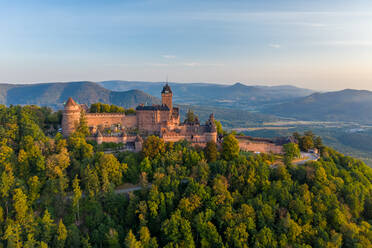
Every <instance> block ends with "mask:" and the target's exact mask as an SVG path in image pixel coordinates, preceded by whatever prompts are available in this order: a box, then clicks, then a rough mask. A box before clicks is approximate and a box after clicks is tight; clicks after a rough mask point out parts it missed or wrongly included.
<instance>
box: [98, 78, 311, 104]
mask: <svg viewBox="0 0 372 248" xmlns="http://www.w3.org/2000/svg"><path fill="white" fill-rule="evenodd" d="M99 84H100V85H101V86H103V87H105V88H107V89H110V90H115V91H122V90H129V89H140V90H143V91H144V92H146V93H148V94H150V95H158V94H159V88H160V87H162V86H163V85H164V82H142V81H134V82H132V81H104V82H100V83H99ZM169 84H170V86H171V87H172V91H173V97H174V101H175V102H177V103H180V104H193V105H204V106H206V105H208V106H214V107H224V108H225V107H226V108H240V109H250V110H252V109H260V108H261V107H262V106H263V105H271V104H276V103H281V102H285V101H288V100H293V99H297V98H300V97H304V96H308V95H310V94H312V93H314V91H312V90H308V89H302V88H297V87H294V86H289V85H283V86H248V85H244V84H242V83H236V84H234V85H221V84H207V83H169Z"/></svg>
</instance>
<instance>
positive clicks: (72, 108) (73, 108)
mask: <svg viewBox="0 0 372 248" xmlns="http://www.w3.org/2000/svg"><path fill="white" fill-rule="evenodd" d="M80 111H81V110H80V106H79V105H78V104H77V103H76V102H75V101H74V100H73V99H72V98H71V97H70V98H69V99H68V100H67V102H66V104H65V107H64V109H63V114H62V135H63V136H65V137H66V136H69V135H71V134H72V133H73V132H74V131H75V128H76V126H77V125H78V123H79V121H80Z"/></svg>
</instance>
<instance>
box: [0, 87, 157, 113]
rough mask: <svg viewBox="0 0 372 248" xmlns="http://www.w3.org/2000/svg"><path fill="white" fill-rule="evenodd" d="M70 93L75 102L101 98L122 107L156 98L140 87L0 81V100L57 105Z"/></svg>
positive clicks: (22, 103)
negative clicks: (113, 88)
mask: <svg viewBox="0 0 372 248" xmlns="http://www.w3.org/2000/svg"><path fill="white" fill-rule="evenodd" d="M68 97H72V98H73V99H74V100H76V101H77V102H79V103H86V104H91V103H95V102H103V103H108V104H115V105H120V106H123V107H125V108H129V107H136V106H137V105H138V104H140V103H147V104H158V103H159V102H160V100H159V99H158V98H156V97H153V96H151V95H149V94H146V93H144V92H143V91H140V90H129V91H124V92H116V91H111V90H108V89H105V88H103V87H102V86H100V85H98V84H96V83H93V82H87V81H83V82H70V83H43V84H22V85H21V84H0V104H6V105H10V104H13V105H17V104H20V105H25V104H36V105H40V106H50V107H52V108H55V109H58V108H62V106H63V103H64V102H65V101H66V100H67V99H68Z"/></svg>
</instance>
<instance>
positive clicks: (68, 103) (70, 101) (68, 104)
mask: <svg viewBox="0 0 372 248" xmlns="http://www.w3.org/2000/svg"><path fill="white" fill-rule="evenodd" d="M76 105H77V104H76V102H75V101H74V99H72V98H71V97H69V98H68V99H67V102H66V104H65V107H71V106H76Z"/></svg>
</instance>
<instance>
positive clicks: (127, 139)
mask: <svg viewBox="0 0 372 248" xmlns="http://www.w3.org/2000/svg"><path fill="white" fill-rule="evenodd" d="M161 97H162V104H161V105H152V106H144V105H139V106H138V107H137V108H136V113H135V114H128V115H127V114H124V113H90V112H89V110H88V107H87V106H86V105H81V104H77V103H76V102H75V101H74V100H73V99H72V98H71V97H70V98H69V99H68V100H67V102H66V104H65V106H64V110H63V118H62V134H63V135H64V136H65V137H66V136H69V135H71V134H72V133H73V132H74V131H75V129H76V127H77V126H78V125H79V121H80V118H81V115H82V114H84V115H85V118H86V121H87V124H88V127H89V130H90V134H91V135H90V136H89V137H88V139H94V140H96V141H97V143H99V144H101V143H103V142H114V143H124V144H127V145H133V147H135V150H140V149H141V148H142V142H143V141H142V138H141V137H146V136H148V135H157V136H159V137H161V138H163V140H164V141H165V142H170V141H172V142H176V141H179V140H187V141H189V142H192V143H199V144H201V145H203V144H205V143H207V142H209V141H214V142H216V141H217V130H216V125H215V122H214V117H213V114H211V115H210V117H209V120H208V121H207V122H206V123H205V125H200V123H199V121H198V120H197V119H196V120H195V121H193V122H184V123H180V114H179V109H178V108H175V107H173V103H172V97H173V93H172V90H171V88H170V86H169V85H168V84H166V85H165V86H164V87H163V90H162V92H161Z"/></svg>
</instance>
